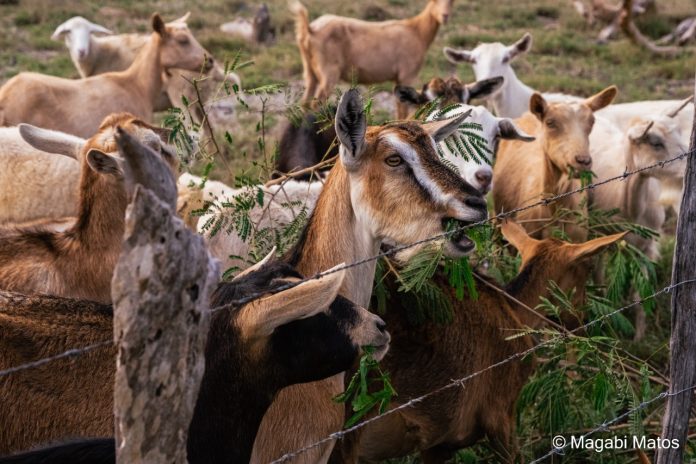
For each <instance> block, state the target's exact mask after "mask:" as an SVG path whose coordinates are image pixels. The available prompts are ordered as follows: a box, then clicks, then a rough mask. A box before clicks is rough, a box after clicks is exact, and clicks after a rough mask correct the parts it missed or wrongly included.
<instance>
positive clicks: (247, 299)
mask: <svg viewBox="0 0 696 464" xmlns="http://www.w3.org/2000/svg"><path fill="white" fill-rule="evenodd" d="M694 153H696V149H695V150H689V151H687V152H684V153H681V154H679V155H677V156H675V157H674V158H670V159H668V160H664V161H659V162H657V163H653V164H650V165H648V166H643V167H642V168H638V169H634V170H633V171H624V172H623V173H622V174H619V175H617V176H614V177H609V178H607V179H604V180H602V181H600V182H595V183H590V184H587V185H585V186H582V187H580V188H577V189H575V190H571V191H569V192H564V193H561V194H559V195H556V196H553V197H550V198H543V199H541V200H540V201H538V202H536V203H532V204H529V205H527V206H520V207H519V208H515V209H511V210H509V211H505V212H501V213H499V214H496V215H495V216H492V217H490V218H488V219H484V220H481V221H478V222H472V223H470V224H467V225H464V226H460V227H456V228H454V229H452V230H449V231H447V232H442V233H440V234H437V235H433V236H432V237H428V238H424V239H423V240H418V241H416V242H411V243H407V244H404V245H397V246H394V247H392V248H390V249H389V250H385V251H381V252H379V253H377V254H376V255H374V256H370V257H368V258H365V259H361V260H359V261H354V262H352V263H349V264H346V265H344V266H337V267H335V268H333V269H330V270H328V271H324V272H318V273H316V274H314V275H313V276H310V277H305V278H304V279H300V280H297V281H294V282H288V283H287V284H284V285H281V286H280V287H276V288H275V289H273V291H272V292H264V291H261V292H258V293H254V294H251V295H249V296H246V297H244V298H240V299H238V300H235V301H230V302H228V303H225V304H224V305H220V306H217V307H215V308H211V309H210V311H211V312H217V311H220V310H222V309H229V308H233V307H237V306H241V305H244V304H247V303H250V302H252V301H254V300H257V299H259V298H261V297H263V296H266V295H269V294H272V293H278V292H282V291H285V290H289V289H291V288H293V287H296V286H298V285H300V284H303V283H305V282H307V281H310V280H315V279H320V278H322V277H325V276H327V275H329V274H333V273H335V272H339V271H344V270H347V269H351V268H353V267H357V266H362V265H363V264H367V263H369V262H372V261H376V260H378V259H380V258H384V257H387V256H390V255H393V254H394V253H398V252H400V251H403V250H406V249H409V248H413V247H415V246H418V245H423V244H426V243H430V242H434V241H436V240H442V239H444V238H448V237H450V236H452V235H454V234H456V233H459V232H462V231H465V230H468V229H472V228H474V227H478V226H482V225H484V224H488V223H490V222H493V221H495V220H498V219H506V218H508V217H510V216H512V215H513V214H516V213H519V212H522V211H526V210H528V209H532V208H536V207H537V206H548V205H549V204H551V203H554V202H556V201H558V200H562V199H564V198H567V197H569V196H572V195H575V194H577V193H581V192H584V191H585V190H590V189H594V188H595V187H600V186H602V185H604V184H608V183H610V182H614V181H617V180H622V179H625V178H626V177H629V176H632V175H635V174H640V173H641V172H645V171H649V170H650V169H654V168H657V167H660V168H664V167H665V165H667V164H671V163H673V162H675V161H678V160H680V159H684V158H686V157H687V156H690V155H692V154H694Z"/></svg>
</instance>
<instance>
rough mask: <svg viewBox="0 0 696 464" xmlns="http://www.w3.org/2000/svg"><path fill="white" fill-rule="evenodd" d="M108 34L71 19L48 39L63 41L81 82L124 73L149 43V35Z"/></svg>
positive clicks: (95, 27) (95, 25) (98, 26)
mask: <svg viewBox="0 0 696 464" xmlns="http://www.w3.org/2000/svg"><path fill="white" fill-rule="evenodd" d="M187 16H188V15H187ZM185 18H186V17H184V18H180V19H179V20H177V21H181V20H185ZM112 34H113V32H112V31H111V30H110V29H107V28H106V27H104V26H100V25H99V24H95V23H93V22H91V21H88V20H87V19H85V18H83V17H82V16H75V17H73V18H70V19H68V20H67V21H65V22H64V23H63V24H61V25H60V26H58V27H57V28H56V30H55V31H54V32H53V35H51V39H53V40H56V41H60V40H61V39H62V40H64V41H65V45H66V46H67V47H68V50H70V58H71V59H72V62H73V63H74V64H75V67H76V68H77V71H78V72H79V73H80V76H81V77H83V78H84V77H89V76H94V75H96V74H103V73H106V72H110V71H124V70H126V69H128V67H129V66H130V65H131V63H133V61H134V60H135V57H136V55H137V54H138V52H139V51H140V49H141V48H143V47H144V46H145V44H146V43H147V42H148V41H149V40H150V35H149V34H119V35H112ZM103 36H107V37H103Z"/></svg>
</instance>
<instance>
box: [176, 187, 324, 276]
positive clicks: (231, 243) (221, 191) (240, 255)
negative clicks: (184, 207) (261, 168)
mask: <svg viewBox="0 0 696 464" xmlns="http://www.w3.org/2000/svg"><path fill="white" fill-rule="evenodd" d="M202 182H203V180H202V179H201V178H199V177H196V176H193V175H191V174H182V175H181V176H180V177H179V181H178V189H179V196H180V197H181V196H182V195H189V193H188V192H190V191H191V190H195V189H197V188H199V186H200V185H201V184H202ZM323 185H324V184H323V183H322V182H319V181H317V182H303V181H296V180H288V181H285V182H283V183H282V184H276V185H272V186H268V187H266V186H262V185H259V186H258V187H259V188H261V189H262V190H263V192H264V193H263V196H264V200H263V206H259V205H258V204H257V205H255V206H254V207H253V208H252V209H251V211H250V212H249V218H250V220H251V223H252V224H253V227H254V228H255V229H256V230H262V229H273V230H278V231H280V230H282V229H284V228H285V227H286V226H287V225H288V224H290V223H291V222H292V221H293V220H295V219H296V217H297V215H298V214H300V212H301V211H304V214H307V215H309V214H311V212H312V211H314V206H315V205H316V201H317V199H318V198H319V194H320V193H321V189H322V187H323ZM202 191H203V195H202V199H203V202H205V203H208V204H210V203H211V202H212V206H210V207H209V209H208V212H207V213H206V214H205V215H203V216H202V217H201V218H200V219H199V220H198V226H197V227H198V232H199V233H200V234H202V235H203V236H205V238H206V240H207V242H208V247H209V249H210V252H211V253H212V254H213V256H215V257H216V258H217V259H219V260H220V261H221V262H222V269H229V268H231V267H237V268H240V269H245V268H247V267H248V266H249V259H250V254H249V253H250V251H251V249H252V244H250V243H248V242H246V241H245V240H244V239H243V238H242V237H241V235H240V233H239V232H238V230H236V229H234V230H233V229H232V228H231V227H229V226H223V227H222V228H220V230H219V231H217V233H212V229H213V228H214V223H215V222H216V220H218V219H219V218H222V217H224V216H226V215H227V214H228V212H229V211H230V208H225V206H224V204H230V203H231V204H235V199H241V198H243V197H249V198H256V191H257V189H256V187H246V188H239V189H233V188H231V187H228V186H227V185H225V184H223V183H222V182H216V181H210V180H209V181H207V182H206V183H205V186H204V187H203V189H202ZM200 207H203V205H201V206H200ZM195 209H197V208H195V207H193V205H191V206H189V210H195ZM184 220H186V217H184Z"/></svg>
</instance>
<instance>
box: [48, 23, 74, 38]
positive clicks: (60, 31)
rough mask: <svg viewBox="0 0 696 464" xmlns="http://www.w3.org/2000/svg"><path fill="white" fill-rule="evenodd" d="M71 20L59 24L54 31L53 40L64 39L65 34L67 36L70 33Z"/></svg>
mask: <svg viewBox="0 0 696 464" xmlns="http://www.w3.org/2000/svg"><path fill="white" fill-rule="evenodd" d="M69 21H70V20H68V21H65V22H64V23H63V24H61V25H60V26H58V27H57V28H56V30H55V31H53V34H51V40H57V41H60V40H62V39H63V36H65V34H69V33H70V26H68V22H69Z"/></svg>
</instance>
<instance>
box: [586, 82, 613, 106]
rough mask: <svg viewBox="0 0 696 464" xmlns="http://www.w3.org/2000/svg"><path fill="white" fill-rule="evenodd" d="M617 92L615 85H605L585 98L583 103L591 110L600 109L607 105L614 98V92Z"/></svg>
mask: <svg viewBox="0 0 696 464" xmlns="http://www.w3.org/2000/svg"><path fill="white" fill-rule="evenodd" d="M618 93H619V89H617V88H616V86H615V85H612V86H610V87H607V88H606V89H604V90H602V91H601V92H599V93H596V94H594V95H592V96H591V97H589V98H586V99H585V101H584V103H585V105H587V106H589V107H590V109H591V110H592V111H597V110H601V109H602V108H604V107H605V106H607V105H609V104H610V103H611V102H613V101H614V98H616V94H618Z"/></svg>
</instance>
